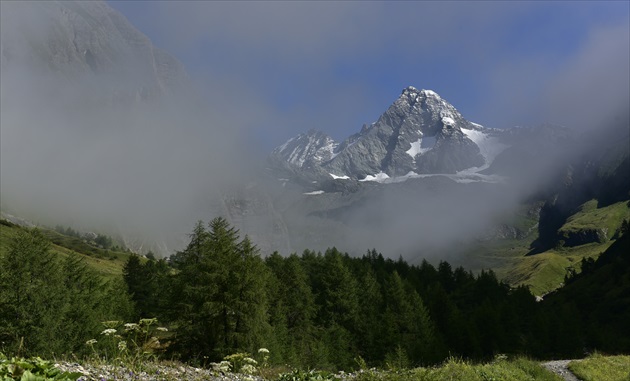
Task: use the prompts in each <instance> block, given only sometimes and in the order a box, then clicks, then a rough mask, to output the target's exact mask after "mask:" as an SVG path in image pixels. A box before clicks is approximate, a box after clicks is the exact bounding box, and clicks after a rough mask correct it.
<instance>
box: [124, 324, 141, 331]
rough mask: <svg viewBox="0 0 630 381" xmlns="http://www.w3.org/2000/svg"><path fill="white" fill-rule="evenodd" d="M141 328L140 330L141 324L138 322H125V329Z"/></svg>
mask: <svg viewBox="0 0 630 381" xmlns="http://www.w3.org/2000/svg"><path fill="white" fill-rule="evenodd" d="M139 330H140V326H139V325H138V324H136V323H126V324H125V331H139Z"/></svg>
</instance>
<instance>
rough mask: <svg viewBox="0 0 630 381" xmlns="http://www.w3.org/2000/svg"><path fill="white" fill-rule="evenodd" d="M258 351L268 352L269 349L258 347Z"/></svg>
mask: <svg viewBox="0 0 630 381" xmlns="http://www.w3.org/2000/svg"><path fill="white" fill-rule="evenodd" d="M258 353H269V349H267V348H260V349H259V350H258Z"/></svg>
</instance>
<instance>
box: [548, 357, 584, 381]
mask: <svg viewBox="0 0 630 381" xmlns="http://www.w3.org/2000/svg"><path fill="white" fill-rule="evenodd" d="M571 361H576V360H557V361H548V362H545V363H543V364H542V365H543V366H544V367H545V368H547V369H549V370H550V371H552V372H554V373H555V374H557V375H559V376H560V377H562V378H564V380H565V381H580V379H579V378H577V377H576V376H575V374H573V373H572V372H571V371H570V370H569V368H568V365H569V363H570V362H571ZM578 361H579V360H578Z"/></svg>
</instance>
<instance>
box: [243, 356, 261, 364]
mask: <svg viewBox="0 0 630 381" xmlns="http://www.w3.org/2000/svg"><path fill="white" fill-rule="evenodd" d="M243 362H244V363H247V364H251V365H256V364H258V361H256V360H254V359H253V358H251V357H245V358H243Z"/></svg>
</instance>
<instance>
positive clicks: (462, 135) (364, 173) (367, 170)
mask: <svg viewBox="0 0 630 381" xmlns="http://www.w3.org/2000/svg"><path fill="white" fill-rule="evenodd" d="M500 135H501V131H500V130H493V129H488V128H484V127H483V126H481V125H479V124H476V123H472V122H470V121H468V120H466V119H465V118H464V117H463V116H462V115H461V114H460V113H459V111H457V109H455V107H453V105H451V104H450V103H448V102H447V101H446V100H444V99H443V98H442V97H440V96H439V95H438V94H437V93H435V92H434V91H431V90H418V89H416V88H414V87H412V86H409V87H407V88H405V89H404V90H403V91H402V93H401V95H400V97H399V98H398V99H397V100H396V101H395V102H394V103H393V104H392V105H391V106H390V107H389V108H388V109H387V110H386V111H385V112H384V113H383V114H382V115H381V116H380V117H379V118H378V120H377V121H376V122H374V123H372V124H370V125H364V126H363V128H362V129H361V131H360V132H358V133H356V134H354V135H352V136H350V137H349V138H347V139H346V140H344V141H343V142H341V143H338V142H335V141H334V140H333V139H332V138H331V137H330V136H328V135H326V134H325V133H323V132H320V131H315V130H311V131H309V132H307V133H305V134H300V135H298V136H297V137H295V138H292V139H289V140H288V141H287V142H286V143H284V144H283V145H281V146H279V147H277V148H276V149H274V150H273V152H272V154H271V156H270V162H271V163H272V164H273V165H274V166H276V167H281V168H283V169H288V170H292V171H293V172H294V173H301V175H302V176H310V177H317V176H319V177H328V178H330V177H332V178H333V179H353V180H376V181H379V180H384V179H388V178H397V177H401V176H413V175H422V174H437V173H440V174H455V173H457V172H461V171H464V170H473V171H480V170H482V169H485V168H487V167H488V166H489V165H490V164H491V162H492V160H493V159H494V157H495V156H496V155H497V154H498V153H500V152H501V151H502V150H503V149H505V148H506V147H507V145H505V144H503V143H502V142H501V141H500V139H499V136H500Z"/></svg>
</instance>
